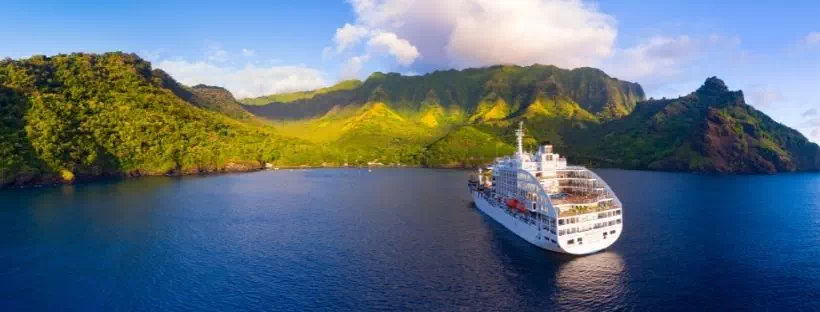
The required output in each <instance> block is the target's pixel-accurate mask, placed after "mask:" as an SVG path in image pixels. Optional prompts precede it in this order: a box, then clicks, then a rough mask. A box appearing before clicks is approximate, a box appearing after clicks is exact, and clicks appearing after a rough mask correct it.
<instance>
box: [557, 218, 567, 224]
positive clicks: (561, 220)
mask: <svg viewBox="0 0 820 312" xmlns="http://www.w3.org/2000/svg"><path fill="white" fill-rule="evenodd" d="M564 224H566V220H565V219H558V225H564Z"/></svg>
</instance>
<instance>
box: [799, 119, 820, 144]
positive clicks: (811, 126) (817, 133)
mask: <svg viewBox="0 0 820 312" xmlns="http://www.w3.org/2000/svg"><path fill="white" fill-rule="evenodd" d="M798 127H799V128H801V129H802V130H803V131H802V132H803V133H808V134H809V135H808V136H807V137H808V138H809V139H810V140H812V141H814V142H820V117H814V118H810V119H808V120H806V121H804V122H803V123H801V124H800V125H799V126H798Z"/></svg>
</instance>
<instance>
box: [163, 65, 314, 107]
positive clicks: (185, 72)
mask: <svg viewBox="0 0 820 312" xmlns="http://www.w3.org/2000/svg"><path fill="white" fill-rule="evenodd" d="M157 67H158V68H161V69H163V70H165V71H166V72H168V73H169V74H171V76H173V77H174V78H175V79H177V80H178V81H180V82H182V83H183V84H186V85H196V84H200V83H202V84H207V85H215V86H222V87H225V88H226V89H228V90H229V91H231V93H233V94H234V96H235V97H237V98H245V97H256V96H262V95H267V94H272V93H280V92H289V91H299V90H310V89H316V88H319V87H322V86H325V85H327V82H326V80H325V77H324V74H323V73H322V72H321V71H319V70H316V69H312V68H308V67H304V66H257V65H254V64H251V63H248V64H246V65H245V66H244V67H233V66H228V65H224V66H223V65H217V64H215V63H213V62H208V61H196V62H189V61H187V60H184V59H176V60H164V61H162V62H160V63H159V64H158V65H157Z"/></svg>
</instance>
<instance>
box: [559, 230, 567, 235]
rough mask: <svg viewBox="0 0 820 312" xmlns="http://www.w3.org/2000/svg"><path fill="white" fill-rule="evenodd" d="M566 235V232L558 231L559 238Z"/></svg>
mask: <svg viewBox="0 0 820 312" xmlns="http://www.w3.org/2000/svg"><path fill="white" fill-rule="evenodd" d="M565 233H566V232H565V231H564V230H558V235H559V236H561V235H564V234H565Z"/></svg>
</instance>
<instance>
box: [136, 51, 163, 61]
mask: <svg viewBox="0 0 820 312" xmlns="http://www.w3.org/2000/svg"><path fill="white" fill-rule="evenodd" d="M163 53H165V49H162V48H160V49H153V50H141V51H140V52H139V56H140V57H141V58H142V59H144V60H147V61H151V62H153V61H156V60H159V58H160V56H161V55H162V54H163Z"/></svg>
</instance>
